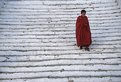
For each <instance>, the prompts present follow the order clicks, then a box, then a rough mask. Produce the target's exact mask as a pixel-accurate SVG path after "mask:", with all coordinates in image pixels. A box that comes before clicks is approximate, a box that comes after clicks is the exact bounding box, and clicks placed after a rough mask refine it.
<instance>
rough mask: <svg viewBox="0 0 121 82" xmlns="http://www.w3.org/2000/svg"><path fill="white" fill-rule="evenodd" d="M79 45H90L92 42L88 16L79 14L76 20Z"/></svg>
mask: <svg viewBox="0 0 121 82" xmlns="http://www.w3.org/2000/svg"><path fill="white" fill-rule="evenodd" d="M76 41H77V46H78V47H79V46H86V47H89V45H91V43H92V39H91V31H90V26H89V21H88V18H87V16H78V18H77V21H76Z"/></svg>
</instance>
